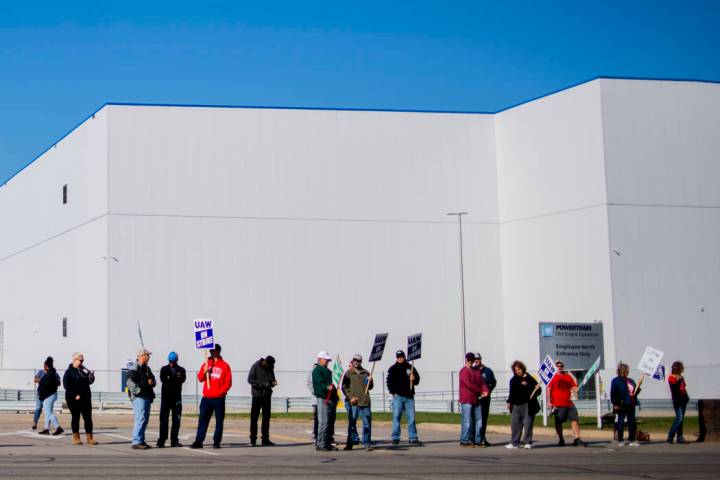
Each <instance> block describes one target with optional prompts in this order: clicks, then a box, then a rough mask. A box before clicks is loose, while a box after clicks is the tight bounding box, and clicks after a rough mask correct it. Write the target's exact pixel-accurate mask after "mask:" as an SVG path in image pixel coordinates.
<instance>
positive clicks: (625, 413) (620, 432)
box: [615, 405, 637, 442]
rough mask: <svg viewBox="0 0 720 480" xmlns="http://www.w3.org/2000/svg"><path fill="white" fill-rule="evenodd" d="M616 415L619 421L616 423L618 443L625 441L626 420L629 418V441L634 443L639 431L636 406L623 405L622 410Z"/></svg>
mask: <svg viewBox="0 0 720 480" xmlns="http://www.w3.org/2000/svg"><path fill="white" fill-rule="evenodd" d="M615 413H616V415H617V420H616V421H615V432H617V441H618V442H622V441H623V437H624V434H625V432H624V430H625V419H626V418H627V424H628V440H630V441H631V442H634V441H635V431H636V430H637V423H636V422H635V406H634V405H623V406H622V407H620V410H618V411H617V412H615Z"/></svg>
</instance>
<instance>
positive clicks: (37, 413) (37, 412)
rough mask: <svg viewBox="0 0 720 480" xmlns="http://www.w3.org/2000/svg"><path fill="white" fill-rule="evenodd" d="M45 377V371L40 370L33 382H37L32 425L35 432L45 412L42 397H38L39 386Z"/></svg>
mask: <svg viewBox="0 0 720 480" xmlns="http://www.w3.org/2000/svg"><path fill="white" fill-rule="evenodd" d="M44 376H45V370H44V369H43V370H38V371H37V372H35V378H34V379H33V381H34V382H35V387H36V388H35V412H34V413H33V423H32V429H33V430H35V429H36V428H37V424H38V422H39V421H40V415H42V411H43V401H42V400H40V396H39V395H38V388H39V387H38V385H40V380H42V378H43V377H44Z"/></svg>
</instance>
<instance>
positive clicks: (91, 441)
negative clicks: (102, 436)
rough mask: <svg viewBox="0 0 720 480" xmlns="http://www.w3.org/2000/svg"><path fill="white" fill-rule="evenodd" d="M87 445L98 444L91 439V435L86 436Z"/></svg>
mask: <svg viewBox="0 0 720 480" xmlns="http://www.w3.org/2000/svg"><path fill="white" fill-rule="evenodd" d="M87 444H88V445H97V444H98V443H97V441H96V440H95V439H94V438H93V434H92V433H88V434H87Z"/></svg>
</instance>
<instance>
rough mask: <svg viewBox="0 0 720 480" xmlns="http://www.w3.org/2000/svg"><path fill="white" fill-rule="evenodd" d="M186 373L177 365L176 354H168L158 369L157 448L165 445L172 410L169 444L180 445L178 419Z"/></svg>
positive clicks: (179, 417) (180, 413)
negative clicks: (159, 387) (158, 424)
mask: <svg viewBox="0 0 720 480" xmlns="http://www.w3.org/2000/svg"><path fill="white" fill-rule="evenodd" d="M186 378H187V374H186V373H185V369H184V368H183V367H181V366H180V365H178V354H177V353H175V352H170V353H169V354H168V364H167V365H165V366H164V367H162V368H161V369H160V383H162V390H161V394H162V396H161V397H160V436H159V437H158V440H157V446H158V448H164V447H165V441H166V440H167V438H168V417H169V416H170V413H171V412H172V430H170V446H171V447H182V444H181V443H180V439H179V438H178V437H179V435H180V419H181V416H182V386H183V383H185V379H186Z"/></svg>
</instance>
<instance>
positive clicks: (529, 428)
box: [505, 360, 540, 450]
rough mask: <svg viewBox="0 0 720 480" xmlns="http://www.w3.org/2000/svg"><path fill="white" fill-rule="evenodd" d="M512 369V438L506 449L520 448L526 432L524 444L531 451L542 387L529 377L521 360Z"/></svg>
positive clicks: (509, 407)
mask: <svg viewBox="0 0 720 480" xmlns="http://www.w3.org/2000/svg"><path fill="white" fill-rule="evenodd" d="M511 368H512V371H513V373H514V374H515V375H513V377H512V378H511V379H510V390H509V391H508V397H507V408H508V410H509V411H510V413H511V414H512V420H511V423H510V430H511V433H512V438H511V441H510V443H508V444H507V445H505V447H506V448H508V449H511V450H512V449H515V448H518V447H519V446H520V437H521V435H522V433H523V430H524V431H525V438H524V439H523V443H524V444H525V448H526V449H531V448H532V439H533V422H534V420H535V415H536V414H537V413H538V412H539V411H540V404H539V403H538V400H537V397H538V395H539V394H540V385H538V382H537V380H535V379H534V378H533V377H532V375H528V373H527V367H525V364H524V363H523V362H521V361H520V360H515V361H514V362H513V364H512V367H511Z"/></svg>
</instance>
